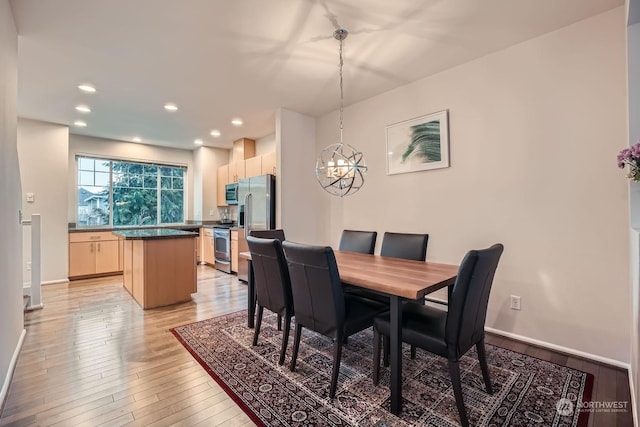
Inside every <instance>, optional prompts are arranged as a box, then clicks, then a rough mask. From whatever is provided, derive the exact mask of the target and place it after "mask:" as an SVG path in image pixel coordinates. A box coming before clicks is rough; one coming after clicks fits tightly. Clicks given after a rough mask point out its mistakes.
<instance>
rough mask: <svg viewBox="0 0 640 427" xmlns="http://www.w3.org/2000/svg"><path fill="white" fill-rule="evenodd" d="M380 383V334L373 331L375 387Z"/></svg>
mask: <svg viewBox="0 0 640 427" xmlns="http://www.w3.org/2000/svg"><path fill="white" fill-rule="evenodd" d="M379 382H380V333H378V331H376V330H375V329H374V330H373V385H378V383H379Z"/></svg>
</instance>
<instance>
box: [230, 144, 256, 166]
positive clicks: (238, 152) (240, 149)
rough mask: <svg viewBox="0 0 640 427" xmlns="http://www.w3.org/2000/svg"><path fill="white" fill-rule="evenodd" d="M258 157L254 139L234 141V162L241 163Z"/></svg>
mask: <svg viewBox="0 0 640 427" xmlns="http://www.w3.org/2000/svg"><path fill="white" fill-rule="evenodd" d="M255 155H256V142H255V141H254V140H253V139H249V138H241V139H238V140H237V141H233V161H234V162H240V161H243V160H246V159H248V158H251V157H254V156H255Z"/></svg>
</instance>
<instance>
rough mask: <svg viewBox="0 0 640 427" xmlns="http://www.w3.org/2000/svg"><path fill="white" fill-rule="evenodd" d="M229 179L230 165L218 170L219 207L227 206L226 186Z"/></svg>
mask: <svg viewBox="0 0 640 427" xmlns="http://www.w3.org/2000/svg"><path fill="white" fill-rule="evenodd" d="M228 179H229V165H224V166H220V167H219V168H218V178H217V183H218V185H217V191H216V193H217V195H216V196H217V199H218V206H227V201H226V193H225V188H224V187H225V185H227V183H228Z"/></svg>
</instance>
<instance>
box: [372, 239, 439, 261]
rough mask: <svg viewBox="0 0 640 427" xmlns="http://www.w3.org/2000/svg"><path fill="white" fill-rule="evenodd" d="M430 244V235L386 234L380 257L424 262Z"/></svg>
mask: <svg viewBox="0 0 640 427" xmlns="http://www.w3.org/2000/svg"><path fill="white" fill-rule="evenodd" d="M428 242H429V235H428V234H410V233H384V236H383V237H382V248H381V249H380V255H381V256H388V257H393V258H403V259H411V260H414V261H424V260H425V259H426V258H427V243H428Z"/></svg>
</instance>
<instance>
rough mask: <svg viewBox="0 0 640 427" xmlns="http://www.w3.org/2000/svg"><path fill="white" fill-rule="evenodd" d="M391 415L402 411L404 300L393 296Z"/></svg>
mask: <svg viewBox="0 0 640 427" xmlns="http://www.w3.org/2000/svg"><path fill="white" fill-rule="evenodd" d="M390 303H391V316H390V317H391V331H390V340H391V342H390V363H391V413H393V414H395V415H399V414H400V412H401V411H402V298H400V297H398V296H395V295H393V296H391V301H390Z"/></svg>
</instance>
